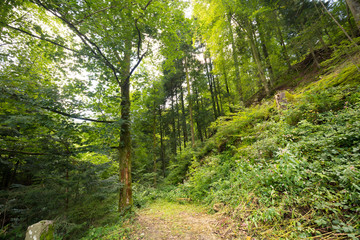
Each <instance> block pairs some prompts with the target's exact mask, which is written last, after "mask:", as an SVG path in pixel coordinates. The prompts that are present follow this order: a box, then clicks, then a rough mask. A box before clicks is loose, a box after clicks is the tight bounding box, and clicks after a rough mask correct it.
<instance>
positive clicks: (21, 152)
mask: <svg viewBox="0 0 360 240" xmlns="http://www.w3.org/2000/svg"><path fill="white" fill-rule="evenodd" d="M0 152H8V153H18V154H25V155H34V156H45V155H52V154H50V153H35V152H24V151H16V150H10V149H2V148H1V149H0Z"/></svg>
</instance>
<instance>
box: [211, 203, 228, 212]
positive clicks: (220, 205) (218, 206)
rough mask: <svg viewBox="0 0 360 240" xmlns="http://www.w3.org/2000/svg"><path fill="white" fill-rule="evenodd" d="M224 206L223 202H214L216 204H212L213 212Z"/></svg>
mask: <svg viewBox="0 0 360 240" xmlns="http://www.w3.org/2000/svg"><path fill="white" fill-rule="evenodd" d="M224 206H225V205H224V204H223V203H216V204H214V206H213V209H214V211H215V212H219V211H220V210H221V209H223V208H224Z"/></svg>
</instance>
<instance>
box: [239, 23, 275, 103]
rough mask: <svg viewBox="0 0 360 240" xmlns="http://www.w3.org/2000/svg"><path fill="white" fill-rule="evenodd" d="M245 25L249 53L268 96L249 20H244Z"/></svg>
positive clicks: (267, 88) (266, 84) (268, 92)
mask: <svg viewBox="0 0 360 240" xmlns="http://www.w3.org/2000/svg"><path fill="white" fill-rule="evenodd" d="M245 24H246V28H247V33H248V37H249V43H250V48H251V51H252V54H253V57H254V60H255V63H256V66H257V68H258V71H259V77H260V80H261V82H262V85H263V87H264V89H265V94H266V96H269V94H270V91H269V87H268V83H267V81H266V77H265V72H264V68H263V66H262V63H261V59H260V53H259V50H258V48H257V46H256V43H255V38H254V33H253V27H252V23H251V22H250V21H249V20H246V22H245Z"/></svg>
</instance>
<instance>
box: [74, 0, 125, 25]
mask: <svg viewBox="0 0 360 240" xmlns="http://www.w3.org/2000/svg"><path fill="white" fill-rule="evenodd" d="M116 7H117V5H114V6H110V7H106V8H102V9H99V10H97V11H95V12H93V13H90V14H88V15H86V16H85V17H83V18H82V19H81V20H79V21H78V22H77V23H75V25H79V24H81V23H83V22H84V21H85V20H86V19H87V18H89V17H92V16H94V15H95V14H98V13H100V12H103V11H106V10H108V9H111V8H116ZM122 9H124V8H122ZM122 9H121V10H122ZM121 10H120V11H121Z"/></svg>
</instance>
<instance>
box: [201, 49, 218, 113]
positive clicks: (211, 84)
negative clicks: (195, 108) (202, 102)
mask: <svg viewBox="0 0 360 240" xmlns="http://www.w3.org/2000/svg"><path fill="white" fill-rule="evenodd" d="M204 60H205V67H206V76H207V78H208V83H209V90H210V95H211V103H212V107H213V111H214V118H215V120H216V119H217V117H218V115H217V110H216V104H215V96H214V90H213V83H212V79H211V76H210V70H209V67H208V63H207V58H206V55H205V57H204Z"/></svg>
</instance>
